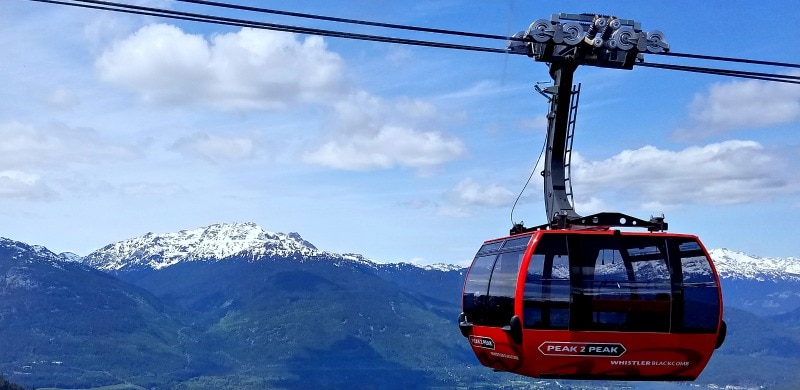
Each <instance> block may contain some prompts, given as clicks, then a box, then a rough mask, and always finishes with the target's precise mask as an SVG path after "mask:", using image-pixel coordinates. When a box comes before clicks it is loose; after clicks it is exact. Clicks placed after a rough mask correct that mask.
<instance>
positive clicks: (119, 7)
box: [29, 0, 800, 84]
mask: <svg viewBox="0 0 800 390" xmlns="http://www.w3.org/2000/svg"><path fill="white" fill-rule="evenodd" d="M29 1H34V2H39V3H50V4H59V5H67V6H74V7H80V8H89V9H97V10H104V11H113V12H122V13H128V14H136V15H145V16H155V17H163V18H170V19H178V20H187V21H195V22H202V23H212V24H219V25H227V26H236V27H250V28H255V29H265V30H273V31H282V32H292V33H298V34H310V35H321V36H327V37H335V38H345V39H356V40H364V41H374V42H386V43H396V44H403V45H412V46H423V47H433V48H442V49H453V50H466V51H476V52H486V53H502V54H525V53H520V52H516V51H510V50H507V49H499V48H491V47H483V46H473V45H462V44H453V43H445V42H434V41H426V40H417V39H406V38H396V37H387V36H382V35H369V34H358V33H350V32H346V31H335V30H327V29H318V28H309V27H299V26H292V25H285V24H278V23H266V22H259V21H253V20H247V19H238V18H227V17H222V16H215V15H208V14H199V13H190V12H181V11H174V10H169V9H163V8H154V7H144V6H137V5H132V4H125V3H118V2H112V1H101V0H66V1H62V0H29ZM176 1H181V2H186V3H196V4H206V5H213V6H220V7H222V6H227V7H230V8H235V9H241V10H250V11H257V12H271V13H276V14H281V15H287V16H297V17H313V18H317V19H320V20H329V21H337V22H343V23H356V24H365V25H372V26H379V27H387V28H396V29H405V30H414V31H421V32H431V33H438V34H451V35H460V36H469V37H476V38H491V39H505V40H508V39H509V38H508V37H503V36H499V35H489V34H478V33H468V32H463V31H454V30H442V29H431V28H424V27H415V26H403V25H397V24H387V23H377V22H368V21H359V20H355V19H343V18H333V17H327V16H321V15H310V14H300V13H295V12H287V11H277V10H269V9H265V8H257V7H246V6H240V5H235V4H228V3H219V2H211V1H205V0H176ZM301 15H302V16H301ZM516 39H519V38H516ZM660 54H661V55H672V56H676V57H686V58H696V59H705V60H717V61H728V62H740V63H749V64H758V65H771V66H783V67H793V68H800V65H798V64H790V63H782V62H774V61H760V60H749V59H742V58H730V57H717V56H706V55H699V54H686V53H669V52H667V53H660ZM637 66H643V67H650V68H658V69H667V70H677V71H685V72H695V73H706V74H715V75H721V76H731V77H739V78H746V79H755V80H764V81H773V82H783V83H790V84H800V77H798V76H791V75H781V74H771V73H760V72H746V71H738V70H726V69H717V68H703V67H694V66H685V65H672V64H659V63H650V62H643V63H637Z"/></svg>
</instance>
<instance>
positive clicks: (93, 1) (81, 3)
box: [30, 0, 515, 54]
mask: <svg viewBox="0 0 800 390" xmlns="http://www.w3.org/2000/svg"><path fill="white" fill-rule="evenodd" d="M30 1H34V2H39V3H51V4H60V5H69V6H75V7H79V8H90V9H98V10H104V11H114V12H123V13H129V14H136V15H145V16H157V17H164V18H170V19H180V20H189V21H197V22H205V23H214V24H222V25H228V26H237V27H251V28H257V29H264V30H273V31H283V32H293V33H298V34H309V35H321V36H328V37H336V38H347V39H356V40H363V41H374V42H387V43H397V44H403V45H412V46H425V47H436V48H442V49H454V50H467V51H478V52H487V53H509V54H515V53H510V52H508V51H507V50H505V49H497V48H491V47H481V46H471V45H459V44H453V43H445V42H432V41H423V40H417V39H406V38H394V37H386V36H381V35H368V34H356V33H349V32H344V31H334V30H325V29H318V28H309V27H298V26H291V25H285V24H277V23H265V22H257V21H253V20H246V19H236V18H226V17H221V16H214V15H206V14H197V13H191V12H181V11H173V10H168V9H162V8H153V7H144V6H137V5H132V4H124V3H115V2H110V1H100V0H74V1H72V2H70V1H60V0H30Z"/></svg>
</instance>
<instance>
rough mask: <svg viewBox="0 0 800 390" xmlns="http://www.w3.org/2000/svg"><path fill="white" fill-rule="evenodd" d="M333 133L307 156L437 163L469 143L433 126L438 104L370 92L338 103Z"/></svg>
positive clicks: (384, 164)
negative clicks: (391, 98) (375, 94)
mask: <svg viewBox="0 0 800 390" xmlns="http://www.w3.org/2000/svg"><path fill="white" fill-rule="evenodd" d="M334 108H335V111H336V118H335V120H334V121H333V124H331V125H330V129H329V130H330V131H331V132H332V133H333V134H332V136H331V137H330V138H331V139H329V140H327V141H325V142H323V144H322V145H321V146H319V147H317V148H315V149H314V150H312V151H310V152H307V153H306V154H305V155H304V156H303V159H304V160H305V161H306V162H308V163H312V164H318V165H323V166H327V167H331V168H335V169H344V170H356V171H364V170H372V169H386V168H392V167H397V166H400V167H410V168H415V169H420V170H425V169H430V168H434V167H436V166H439V165H441V164H444V163H446V162H448V161H452V160H455V159H457V158H460V157H461V156H463V155H464V154H465V153H466V147H465V146H464V144H463V143H462V142H461V140H459V139H458V138H456V137H452V136H448V135H445V134H443V133H442V132H440V131H437V130H430V129H429V128H430V127H432V125H431V123H432V122H434V121H435V118H436V115H437V111H436V108H435V107H434V106H433V105H431V104H429V103H427V102H424V101H421V100H413V99H407V98H400V99H396V100H393V101H386V100H384V99H381V98H379V97H377V96H372V95H369V94H367V93H366V92H363V91H362V92H358V93H354V94H351V95H350V96H349V97H348V98H347V99H343V100H341V101H339V102H337V103H336V104H335V106H334Z"/></svg>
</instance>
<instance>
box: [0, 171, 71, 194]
mask: <svg viewBox="0 0 800 390" xmlns="http://www.w3.org/2000/svg"><path fill="white" fill-rule="evenodd" d="M56 196H57V195H56V192H55V191H54V190H53V189H52V188H50V187H49V186H47V185H45V184H44V183H43V182H42V180H41V178H40V177H39V175H37V174H33V173H27V172H22V171H16V170H8V171H2V172H0V198H23V199H28V200H51V199H54V198H56Z"/></svg>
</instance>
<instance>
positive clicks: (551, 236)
mask: <svg viewBox="0 0 800 390" xmlns="http://www.w3.org/2000/svg"><path fill="white" fill-rule="evenodd" d="M612 26H613V28H612ZM609 29H611V30H613V31H608V30H609ZM620 31H625V32H626V34H628V35H627V36H628V38H629V41H625V42H621V43H623V44H624V45H622V46H623V47H626V48H628V49H631V50H630V51H631V52H625V53H621V52H620V50H619V47H620V45H618V44H614V45H604V44H603V40H604V39H606V40H610V39H613V37H617V39H622V38H621V37H620V36H621V35H622V34H620V33H619V32H620ZM615 34H616V35H615ZM517 37H523V38H524V40H523V41H519V40H517V41H514V42H512V43H511V44H512V46H513V50H516V51H518V50H526V51H527V53H528V54H529V55H530V56H531V57H533V58H535V59H537V60H539V61H544V62H547V63H548V64H549V66H550V75H551V76H552V77H553V80H554V85H553V86H552V87H550V88H548V89H546V90H541V89H537V90H538V91H539V92H540V93H542V94H544V95H545V96H547V97H548V100H549V102H550V113H549V115H548V118H549V123H548V133H547V140H546V152H545V161H544V165H545V168H544V171H543V172H542V175H543V176H544V199H545V209H546V213H547V216H548V220H549V221H548V223H546V224H544V225H541V226H536V227H533V228H526V227H524V226H523V225H522V224H515V225H514V226H513V227H512V229H511V231H510V234H509V235H508V236H506V237H502V238H496V239H491V240H487V241H485V242H484V243H483V245H482V246H481V247H480V249H479V250H478V253H477V254H476V255H475V258H474V259H473V261H472V265H471V266H470V268H469V271H468V272H467V275H466V277H465V280H464V286H463V292H462V312H461V314H460V316H459V318H458V325H459V328H460V331H461V333H462V334H463V335H464V336H465V337H466V338H467V339H468V342H469V345H470V346H471V348H472V350H473V352H474V353H475V356H476V357H477V358H478V360H479V361H480V362H481V364H483V365H484V366H487V367H490V368H493V369H494V370H497V371H507V372H512V373H517V374H520V375H525V376H530V377H537V378H562V379H588V380H594V379H604V380H664V381H691V380H694V379H696V378H697V377H698V376H699V375H700V373H701V372H702V371H703V369H704V368H705V366H706V364H707V363H708V361H709V359H710V358H711V355H712V353H713V352H714V350H715V349H717V348H719V347H720V346H721V345H722V343H723V342H724V340H725V335H726V331H727V329H726V325H725V322H724V321H723V320H722V291H721V289H720V283H719V277H718V275H717V273H716V269H715V267H714V263H713V262H712V260H711V258H710V257H709V255H708V252H707V251H706V249H705V247H704V246H703V244H702V243H701V242H700V240H699V239H698V237H697V236H695V235H691V234H677V233H672V232H667V228H668V224H667V223H666V222H665V221H664V218H663V216H662V217H654V218H650V220H642V219H638V218H635V217H631V216H629V215H625V214H621V213H614V212H605V213H598V214H594V215H590V216H581V215H579V214H577V213H576V212H575V210H574V209H573V206H572V201H571V199H572V197H571V195H572V193H571V180H570V177H569V166H570V156H571V153H572V151H571V147H572V139H573V133H574V126H575V117H576V112H577V102H578V94H579V92H580V87H579V86H578V87H577V88H576V87H574V86H573V85H572V78H573V77H572V76H573V73H574V71H575V69H577V67H578V65H582V64H589V65H595V66H604V67H615V68H621V69H631V68H632V67H633V65H634V63H635V61H637V60H638V58H639V56H638V54H639V52H640V51H646V50H651V51H654V50H668V45H666V42H664V40H663V34H661V33H660V32H659V33H658V34H652V37H650V36H649V35H648V34H646V33H643V32H641V29H640V27H639V25H638V23H635V22H633V21H629V20H621V19H617V18H613V17H608V16H600V15H587V14H580V15H571V14H560V15H554V17H553V19H551V20H550V21H542V20H540V21H537V22H535V23H534V24H532V25H531V28H530V29H529V30H528V31H527V32H525V33H523V34H518V35H517ZM637 37H639V38H638V41H637V40H636V39H637ZM597 38H600V44H599V45H598V40H597ZM623 38H624V37H623ZM650 38H652V39H650ZM618 43H620V42H618ZM629 44H630V45H629ZM642 230H644V231H642Z"/></svg>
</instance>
